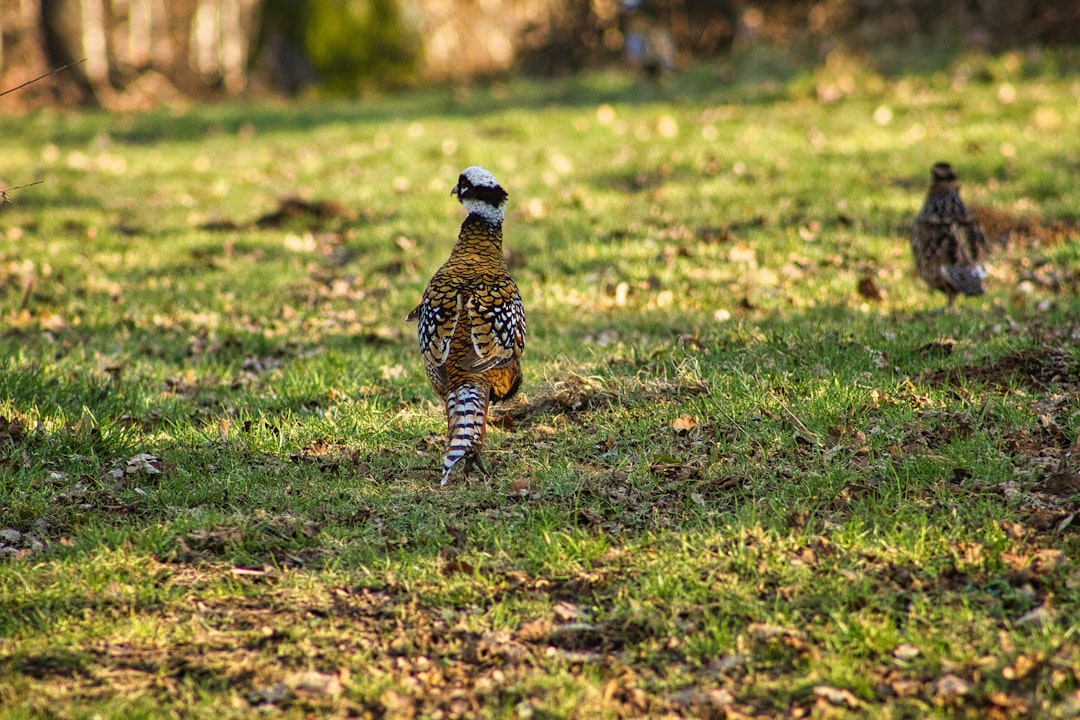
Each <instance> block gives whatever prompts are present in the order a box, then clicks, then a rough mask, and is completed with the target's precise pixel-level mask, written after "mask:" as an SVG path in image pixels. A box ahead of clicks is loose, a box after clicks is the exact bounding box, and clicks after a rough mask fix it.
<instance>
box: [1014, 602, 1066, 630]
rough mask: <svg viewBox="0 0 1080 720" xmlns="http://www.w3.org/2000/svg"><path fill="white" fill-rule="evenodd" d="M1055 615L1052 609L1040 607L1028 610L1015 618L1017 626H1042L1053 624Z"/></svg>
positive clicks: (1044, 606)
mask: <svg viewBox="0 0 1080 720" xmlns="http://www.w3.org/2000/svg"><path fill="white" fill-rule="evenodd" d="M1056 615H1057V613H1056V612H1055V611H1054V608H1052V607H1048V606H1046V605H1040V606H1039V607H1037V608H1034V609H1032V610H1028V611H1027V612H1026V613H1024V614H1023V615H1021V616H1020V617H1018V618H1016V624H1017V625H1044V624H1046V623H1048V622H1053V620H1054V617H1055V616H1056Z"/></svg>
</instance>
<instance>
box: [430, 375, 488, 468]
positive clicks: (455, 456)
mask: <svg viewBox="0 0 1080 720" xmlns="http://www.w3.org/2000/svg"><path fill="white" fill-rule="evenodd" d="M490 392H491V390H490V389H489V388H487V387H484V386H482V385H480V386H478V385H461V386H459V387H457V388H454V389H453V390H451V391H450V392H449V394H447V396H446V422H447V426H448V431H449V435H450V441H449V447H448V448H447V450H446V456H445V457H444V458H443V476H442V484H443V485H445V484H446V483H447V482H449V481H450V472H451V471H452V470H453V469H454V465H456V464H457V462H458V461H459V460H461V459H462V458H464V459H465V472H468V471H469V470H470V469H471V468H472V467H473V466H474V465H476V466H479V467H480V468H481V469H483V466H482V465H480V449H481V448H482V447H483V445H484V433H485V432H486V430H487V422H486V421H487V402H488V395H489V394H490Z"/></svg>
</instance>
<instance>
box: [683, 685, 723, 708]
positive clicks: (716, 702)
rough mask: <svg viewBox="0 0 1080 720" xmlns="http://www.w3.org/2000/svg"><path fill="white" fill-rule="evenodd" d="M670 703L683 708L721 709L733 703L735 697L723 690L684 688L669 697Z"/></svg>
mask: <svg viewBox="0 0 1080 720" xmlns="http://www.w3.org/2000/svg"><path fill="white" fill-rule="evenodd" d="M671 702H672V703H674V704H676V705H681V706H683V707H686V706H691V705H701V706H706V707H714V708H722V707H728V706H729V705H733V704H734V703H735V696H734V695H733V694H732V693H731V691H730V690H727V689H725V688H714V689H712V690H702V689H700V688H686V689H685V690H680V691H679V692H677V693H675V694H674V695H672V696H671Z"/></svg>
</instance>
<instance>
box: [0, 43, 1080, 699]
mask: <svg viewBox="0 0 1080 720" xmlns="http://www.w3.org/2000/svg"><path fill="white" fill-rule="evenodd" d="M752 60H753V58H751V59H750V60H748V61H747V62H746V64H744V65H742V66H737V67H735V68H734V69H733V70H732V71H731V72H727V73H724V74H722V73H720V72H719V70H718V69H717V68H712V67H700V68H697V69H695V70H694V71H692V72H690V73H688V74H686V75H684V76H681V77H677V78H673V79H671V80H669V81H668V82H667V83H666V84H664V85H661V86H659V87H642V86H639V85H638V84H636V82H635V81H634V79H633V78H632V77H629V76H624V75H620V74H618V73H608V74H595V75H587V76H583V77H579V78H574V79H565V80H557V81H547V82H539V81H526V80H521V81H517V82H514V83H512V84H509V85H492V86H489V87H478V88H473V89H457V90H453V91H449V90H430V91H424V92H418V93H415V94H412V95H409V96H404V97H384V98H380V99H379V100H378V102H371V101H366V102H355V103H344V102H338V103H318V104H305V105H294V106H284V105H273V104H263V105H224V106H217V107H196V108H192V109H189V110H185V111H180V112H166V111H160V112H155V113H150V114H141V115H131V116H106V115H98V114H92V113H80V114H66V113H65V114H61V113H59V112H57V113H48V112H46V113H41V114H37V115H34V116H30V117H24V118H11V117H8V118H0V129H2V130H3V132H4V135H5V137H8V138H9V142H8V147H7V148H6V151H5V156H4V166H3V171H4V177H3V180H4V181H5V182H6V183H7V184H8V185H9V186H15V185H22V184H26V183H29V182H32V181H34V180H38V179H40V180H43V181H44V183H43V184H41V185H35V186H32V187H28V188H23V189H21V190H17V191H13V192H12V193H11V199H12V202H11V203H9V204H7V205H5V206H4V207H3V208H2V210H0V318H2V330H0V353H2V355H0V357H2V360H0V418H3V422H0V553H2V554H3V555H2V558H0V715H3V716H4V717H11V718H31V717H63V718H84V717H85V718H90V717H129V718H139V717H148V718H149V717H162V716H175V717H192V718H199V717H213V718H215V719H220V718H230V717H237V718H239V717H250V716H251V715H252V714H253V713H254V712H259V713H266V714H271V715H275V716H276V715H281V716H287V717H309V716H328V715H332V716H362V717H363V716H373V717H383V716H391V717H409V716H412V715H414V714H415V715H416V716H418V717H459V716H461V717H464V716H480V717H537V718H547V717H552V718H553V717H612V718H614V717H624V716H650V717H656V716H664V715H668V716H713V717H792V718H797V717H810V716H813V717H867V718H870V717H873V718H924V717H930V718H954V717H957V718H960V717H970V718H984V717H998V718H1009V717H1029V716H1030V717H1050V718H1053V717H1071V716H1073V715H1074V714H1075V713H1076V712H1077V709H1078V708H1080V673H1078V672H1077V670H1076V668H1077V667H1080V642H1078V639H1077V625H1078V617H1080V606H1078V603H1077V599H1076V598H1077V597H1078V596H1080V574H1078V573H1077V570H1076V567H1077V566H1076V564H1075V558H1076V557H1077V554H1078V552H1080V542H1078V540H1077V537H1078V536H1077V534H1076V531H1077V528H1078V527H1080V522H1074V521H1073V520H1072V518H1074V517H1075V513H1076V512H1077V510H1080V477H1078V473H1080V464H1078V460H1077V454H1078V448H1080V446H1078V444H1077V443H1078V440H1077V437H1078V435H1080V410H1078V407H1080V403H1078V400H1080V350H1078V345H1077V339H1078V338H1080V320H1078V319H1077V318H1080V298H1078V289H1080V274H1078V267H1080V250H1078V248H1080V244H1078V243H1077V234H1078V227H1080V223H1078V216H1077V213H1076V210H1075V208H1077V207H1080V191H1077V189H1076V183H1075V182H1074V181H1075V178H1076V173H1077V172H1078V168H1080V137H1078V136H1077V135H1076V134H1075V133H1070V132H1068V131H1067V128H1068V124H1069V122H1070V118H1072V117H1073V116H1074V115H1075V111H1076V105H1077V102H1080V86H1077V84H1076V82H1075V79H1074V77H1073V75H1071V74H1070V73H1069V72H1067V70H1068V69H1069V68H1073V67H1075V66H1076V65H1077V63H1076V58H1074V57H1071V56H1068V55H1061V56H1056V59H1055V61H1054V62H1050V61H1049V60H1047V58H1046V56H1032V57H1029V58H1025V57H1022V56H1005V57H1003V58H994V57H991V58H978V57H971V58H964V59H962V60H961V61H958V62H957V63H956V64H955V65H954V66H952V67H951V68H949V69H947V70H945V71H940V72H937V73H934V74H926V75H913V76H896V77H882V76H879V75H875V74H873V73H870V72H869V71H866V70H860V69H858V68H856V69H855V70H850V72H852V73H853V74H852V75H851V77H846V76H844V77H836V76H834V75H836V74H837V73H839V74H840V75H841V76H842V75H843V74H844V73H845V72H849V70H844V69H843V67H841V68H840V69H836V68H833V69H831V70H819V71H816V72H814V73H798V72H792V73H791V74H790V75H788V76H785V77H783V78H780V79H776V78H770V77H767V72H765V70H764V69H763V66H760V65H757V64H755V63H754V62H753V61H752ZM721 76H723V77H725V78H726V79H725V80H724V81H721V80H720V79H719V78H720V77H721ZM833 85H836V86H837V87H839V88H841V90H842V92H841V94H840V96H839V98H838V99H837V100H836V101H835V102H830V103H822V102H820V101H819V97H824V96H828V95H829V93H830V92H832V91H831V90H830V88H831V87H832V86H833ZM939 159H942V160H948V161H950V162H952V163H953V165H954V166H955V167H956V168H957V170H958V172H959V173H960V176H961V180H962V181H963V183H964V190H963V193H964V196H965V198H966V200H967V201H968V202H969V204H971V205H973V206H976V207H977V208H981V209H983V211H984V212H987V213H989V212H991V211H993V212H994V213H996V216H999V220H1000V219H1001V218H1005V220H1004V222H1005V223H1006V225H1010V226H1011V227H1013V229H1014V232H1013V235H1012V239H1011V243H1010V244H1009V246H1008V247H1007V248H1005V249H999V250H998V251H997V253H996V255H995V257H994V258H993V261H992V266H993V267H992V273H991V276H990V278H989V279H988V287H989V292H988V294H987V295H985V296H983V297H980V298H967V299H963V300H961V301H960V302H959V303H958V307H957V308H956V309H955V310H954V311H953V312H950V313H935V312H931V311H932V310H934V309H937V308H938V307H939V306H940V305H941V304H942V303H943V298H942V297H940V296H934V295H933V294H931V293H930V291H929V290H928V289H927V288H926V287H925V286H924V285H922V284H920V283H919V282H917V281H916V280H915V279H914V278H913V277H912V272H911V261H910V257H909V250H908V246H907V240H906V223H907V222H908V221H909V219H910V218H911V217H912V216H913V215H914V213H915V212H916V211H917V209H918V206H919V205H920V203H921V201H922V195H923V192H924V186H925V182H926V177H927V175H928V169H929V166H930V164H931V163H932V162H933V161H936V160H939ZM471 164H480V165H484V166H485V167H487V168H489V169H491V170H492V171H493V172H494V173H495V174H496V176H497V177H498V178H499V179H500V181H501V182H502V183H503V185H504V186H505V187H506V188H507V189H508V190H509V192H510V207H509V215H508V220H507V224H506V245H507V248H508V250H510V251H512V253H513V257H512V260H513V265H514V269H513V272H514V274H515V276H516V278H517V280H518V284H519V285H520V287H521V290H522V295H523V298H524V300H525V304H526V308H527V312H528V321H529V341H528V347H527V350H526V355H525V357H524V361H525V369H526V381H525V384H524V387H523V391H524V396H525V397H523V398H522V399H521V400H520V401H518V402H516V403H515V404H512V405H510V406H508V407H507V408H506V409H505V416H504V419H503V420H501V421H499V422H497V423H496V424H495V426H494V427H493V428H492V429H491V431H490V432H489V436H488V437H489V439H488V445H487V448H486V451H485V452H486V456H487V459H488V462H489V465H490V466H491V468H492V470H493V472H492V474H491V475H490V476H489V477H482V476H477V477H471V478H469V479H467V480H466V479H462V478H460V477H455V478H454V480H453V481H452V484H451V485H450V486H449V487H446V488H441V487H439V485H438V479H439V468H440V458H441V451H442V442H443V433H444V431H445V425H444V421H443V420H442V416H441V410H440V408H439V407H438V406H437V405H436V403H435V402H434V398H433V395H432V393H431V390H430V388H429V387H428V386H427V382H426V379H425V376H424V373H423V370H422V367H421V364H420V361H419V357H418V353H417V349H416V347H415V335H414V328H413V327H412V326H410V325H409V324H407V323H406V322H405V321H404V318H405V315H406V314H407V313H408V311H409V310H410V309H411V308H412V307H413V305H414V304H415V303H416V300H417V298H418V297H419V295H420V292H421V291H422V289H423V287H424V284H425V283H426V281H427V279H428V277H429V276H430V275H431V273H432V272H433V271H434V270H435V268H437V267H438V265H439V264H440V263H441V262H442V260H443V259H444V258H445V256H446V254H447V253H448V251H449V248H450V246H451V244H452V242H453V240H454V236H455V233H456V231H457V226H458V224H459V222H460V218H461V211H460V207H459V206H457V204H456V203H455V202H453V199H452V198H451V197H450V196H449V189H450V187H451V185H452V184H453V182H454V181H455V179H456V177H457V174H458V172H460V170H461V169H462V168H464V167H465V166H467V165H471ZM287 195H299V196H301V197H303V198H305V199H307V200H310V201H321V200H332V201H335V202H337V203H340V205H341V207H340V208H338V209H337V210H338V211H337V212H331V213H329V214H327V215H326V216H324V217H321V218H316V217H313V216H303V215H302V216H299V217H295V218H292V219H287V220H286V221H285V222H284V223H278V224H274V223H266V222H264V223H262V224H261V225H260V224H259V223H257V221H258V220H259V219H260V218H262V217H264V216H266V215H268V214H270V213H272V212H274V211H275V210H276V209H277V208H278V204H279V198H281V197H283V196H287ZM987 217H989V215H987ZM867 278H869V279H872V280H873V281H874V283H876V285H877V287H878V288H879V289H880V290H881V291H882V292H881V297H877V298H874V297H867V296H864V295H862V294H860V293H859V291H858V289H857V288H858V286H859V282H860V280H865V279H867Z"/></svg>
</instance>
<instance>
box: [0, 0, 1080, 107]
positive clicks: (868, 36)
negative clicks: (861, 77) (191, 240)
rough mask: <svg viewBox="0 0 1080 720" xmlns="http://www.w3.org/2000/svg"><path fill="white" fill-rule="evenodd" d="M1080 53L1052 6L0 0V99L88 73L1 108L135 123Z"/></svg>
mask: <svg viewBox="0 0 1080 720" xmlns="http://www.w3.org/2000/svg"><path fill="white" fill-rule="evenodd" d="M1078 40H1080V3H1075V2H1061V1H1060V0H944V1H942V0H791V1H784V0H757V1H750V0H0V87H3V88H12V87H15V86H17V85H19V84H21V83H23V82H26V81H28V80H30V79H32V78H34V77H37V76H38V75H42V74H44V73H46V72H48V71H49V70H50V69H52V68H56V67H59V66H62V65H65V64H68V63H72V62H75V61H77V60H84V61H83V62H81V63H79V64H78V66H77V67H75V68H72V69H69V70H66V71H64V72H61V73H57V74H55V75H52V76H50V77H49V78H47V79H46V80H43V81H41V82H37V83H34V84H33V85H31V86H29V87H27V88H25V89H24V90H22V91H21V92H20V93H18V94H15V95H12V96H8V97H7V98H5V102H4V108H5V110H7V111H9V112H11V111H17V110H27V109H33V108H35V107H40V106H44V105H52V106H56V105H61V106H74V105H78V106H99V107H103V108H106V109H109V110H139V109H145V108H149V107H153V106H155V105H160V104H166V105H169V104H181V103H184V102H187V101H190V100H213V99H221V98H226V97H235V96H240V95H246V96H253V95H259V94H284V95H296V94H299V93H303V92H307V91H313V90H315V91H319V92H327V93H337V94H356V93H360V92H364V91H365V90H370V89H385V88H402V87H410V86H415V85H420V84H427V83H442V82H465V81H469V80H472V79H475V78H478V77H489V78H490V77H500V76H506V75H509V74H511V73H518V72H524V73H531V74H540V75H552V74H561V73H569V72H573V71H576V70H579V69H584V68H592V67H598V66H602V65H605V64H611V63H630V64H633V65H636V66H639V67H640V68H641V70H642V71H643V72H644V73H646V74H648V75H659V74H662V73H664V72H669V71H676V70H677V69H678V68H680V67H684V66H686V65H687V64H689V63H690V62H692V61H693V60H695V59H705V58H717V57H723V56H725V55H728V54H730V53H738V52H740V51H746V50H747V49H749V48H753V47H757V46H775V47H777V48H778V49H781V50H783V51H784V52H785V53H792V54H794V55H795V56H796V57H798V58H800V59H802V60H805V61H806V62H807V63H810V64H814V63H822V62H825V61H826V60H827V59H828V58H829V56H830V54H833V53H836V52H837V51H842V52H843V53H844V54H845V55H846V56H851V55H854V56H855V57H861V58H865V59H866V61H867V62H870V63H877V64H879V65H880V64H881V62H882V59H881V58H882V55H881V54H882V52H883V51H884V50H885V49H888V53H889V54H888V55H887V57H889V58H892V61H893V62H894V63H895V61H896V59H897V58H906V59H907V60H909V61H911V62H912V63H914V64H915V66H916V69H923V70H925V69H930V68H929V67H928V63H931V62H932V61H933V60H934V59H935V58H938V59H942V60H944V59H945V58H946V56H947V54H948V53H949V52H951V53H953V54H955V53H957V52H966V51H969V50H972V49H975V50H985V51H988V52H997V51H1002V50H1006V49H1009V48H1014V47H1026V46H1030V45H1032V44H1038V45H1047V44H1071V43H1075V42H1077V41H1078ZM886 64H887V63H886ZM890 69H895V70H900V69H909V68H888V67H886V68H883V70H884V71H888V70H890Z"/></svg>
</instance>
